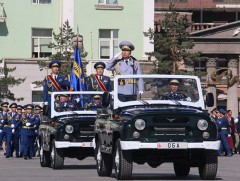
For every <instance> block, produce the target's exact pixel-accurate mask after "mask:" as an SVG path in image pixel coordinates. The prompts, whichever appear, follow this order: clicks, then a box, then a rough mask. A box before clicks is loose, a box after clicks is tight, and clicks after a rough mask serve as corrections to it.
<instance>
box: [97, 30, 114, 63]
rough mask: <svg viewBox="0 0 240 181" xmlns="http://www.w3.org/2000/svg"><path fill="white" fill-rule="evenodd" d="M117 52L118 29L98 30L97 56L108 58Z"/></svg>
mask: <svg viewBox="0 0 240 181" xmlns="http://www.w3.org/2000/svg"><path fill="white" fill-rule="evenodd" d="M117 52H118V30H109V29H100V30H99V58H100V59H109V58H110V57H112V56H114V55H115V54H116V53H117Z"/></svg>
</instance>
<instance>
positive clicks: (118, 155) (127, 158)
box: [113, 139, 133, 180]
mask: <svg viewBox="0 0 240 181" xmlns="http://www.w3.org/2000/svg"><path fill="white" fill-rule="evenodd" d="M113 158H114V167H115V174H116V178H117V179H118V180H129V179H131V178H132V167H133V162H132V152H131V151H124V150H122V148H121V144H120V139H118V140H117V142H116V144H115V150H114V157H113Z"/></svg>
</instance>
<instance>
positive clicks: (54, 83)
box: [43, 60, 70, 111]
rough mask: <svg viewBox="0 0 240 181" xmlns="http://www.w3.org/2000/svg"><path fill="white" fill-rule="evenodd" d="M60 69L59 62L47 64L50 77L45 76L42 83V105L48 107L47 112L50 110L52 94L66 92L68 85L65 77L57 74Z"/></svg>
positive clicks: (53, 61) (54, 61)
mask: <svg viewBox="0 0 240 181" xmlns="http://www.w3.org/2000/svg"><path fill="white" fill-rule="evenodd" d="M60 67H61V62H59V61H58V60H52V61H51V63H50V64H49V68H51V69H52V72H51V74H50V75H48V76H46V78H45V79H44V81H43V97H44V105H45V107H46V106H47V105H48V111H49V110H50V106H51V94H52V92H59V91H62V90H66V89H67V88H68V87H69V85H70V83H69V81H68V77H67V76H62V75H60V74H58V72H59V69H60ZM45 109H46V108H45Z"/></svg>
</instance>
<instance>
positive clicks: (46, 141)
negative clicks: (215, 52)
mask: <svg viewBox="0 0 240 181" xmlns="http://www.w3.org/2000/svg"><path fill="white" fill-rule="evenodd" d="M96 94H100V93H99V92H94V91H91V92H54V93H52V95H51V108H50V111H51V116H48V117H44V119H43V120H42V122H41V125H40V127H39V141H40V148H41V149H40V164H41V166H42V167H52V168H53V169H61V168H62V167H63V165H64V157H69V158H77V159H79V160H82V159H84V158H86V157H88V156H94V148H93V145H92V140H93V138H94V122H95V120H96V108H95V107H94V106H91V100H92V98H93V96H94V95H96ZM89 105H90V106H89Z"/></svg>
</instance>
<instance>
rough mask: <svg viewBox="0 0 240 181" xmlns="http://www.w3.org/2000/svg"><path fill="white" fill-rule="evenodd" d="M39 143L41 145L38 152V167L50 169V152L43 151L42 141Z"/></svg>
mask: <svg viewBox="0 0 240 181" xmlns="http://www.w3.org/2000/svg"><path fill="white" fill-rule="evenodd" d="M41 140H42V139H41ZM40 143H41V145H40V151H39V155H40V165H41V167H50V166H51V160H50V152H49V151H45V150H43V141H41V142H40Z"/></svg>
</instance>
